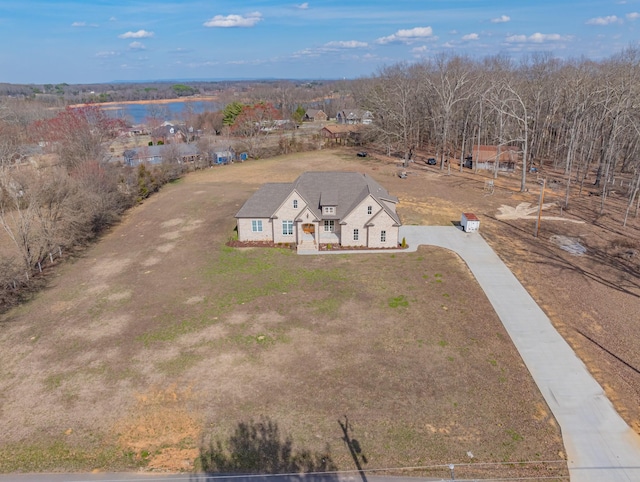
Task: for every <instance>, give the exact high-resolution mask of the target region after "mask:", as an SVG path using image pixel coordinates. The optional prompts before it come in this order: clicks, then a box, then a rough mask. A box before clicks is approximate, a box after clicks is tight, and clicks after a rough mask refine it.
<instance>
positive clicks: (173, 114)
mask: <svg viewBox="0 0 640 482" xmlns="http://www.w3.org/2000/svg"><path fill="white" fill-rule="evenodd" d="M185 105H189V106H190V108H192V109H193V112H194V113H196V114H201V113H202V112H205V111H218V110H220V109H221V108H222V107H221V105H220V104H219V103H218V102H215V101H201V100H198V101H188V102H185V101H182V100H176V101H175V102H167V103H162V104H153V103H149V104H109V105H105V106H103V107H102V108H103V109H104V110H105V112H107V113H108V114H109V115H110V116H112V117H116V118H118V119H125V120H126V121H128V122H131V123H132V124H143V123H144V122H145V121H146V119H147V118H149V117H156V118H159V119H161V120H166V121H181V120H183V114H184V111H185Z"/></svg>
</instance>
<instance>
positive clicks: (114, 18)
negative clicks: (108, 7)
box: [109, 17, 118, 22]
mask: <svg viewBox="0 0 640 482" xmlns="http://www.w3.org/2000/svg"><path fill="white" fill-rule="evenodd" d="M116 20H118V19H117V18H116V17H109V22H115V21H116Z"/></svg>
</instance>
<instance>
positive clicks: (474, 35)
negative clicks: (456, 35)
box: [462, 33, 480, 40]
mask: <svg viewBox="0 0 640 482" xmlns="http://www.w3.org/2000/svg"><path fill="white" fill-rule="evenodd" d="M479 38H480V36H479V35H478V34H477V33H470V34H467V35H463V36H462V40H478V39H479Z"/></svg>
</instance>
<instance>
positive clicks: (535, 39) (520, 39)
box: [505, 32, 570, 44]
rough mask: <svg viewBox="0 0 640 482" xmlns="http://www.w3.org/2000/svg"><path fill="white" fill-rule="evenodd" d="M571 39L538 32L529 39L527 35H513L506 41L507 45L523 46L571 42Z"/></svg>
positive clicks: (555, 34)
mask: <svg viewBox="0 0 640 482" xmlns="http://www.w3.org/2000/svg"><path fill="white" fill-rule="evenodd" d="M569 39H570V37H563V36H562V35H560V34H557V33H540V32H536V33H534V34H532V35H529V36H528V37H527V36H526V35H511V36H509V37H507V38H506V39H505V41H506V42H507V43H511V44H516V43H517V44H523V43H534V44H541V43H544V42H558V41H561V40H569Z"/></svg>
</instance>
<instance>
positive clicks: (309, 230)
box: [302, 223, 316, 235]
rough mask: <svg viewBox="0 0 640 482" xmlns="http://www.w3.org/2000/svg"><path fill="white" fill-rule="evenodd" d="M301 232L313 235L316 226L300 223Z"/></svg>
mask: <svg viewBox="0 0 640 482" xmlns="http://www.w3.org/2000/svg"><path fill="white" fill-rule="evenodd" d="M302 232H303V233H304V234H311V235H313V234H314V233H315V232H316V226H315V225H314V224H311V223H307V224H303V225H302Z"/></svg>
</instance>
